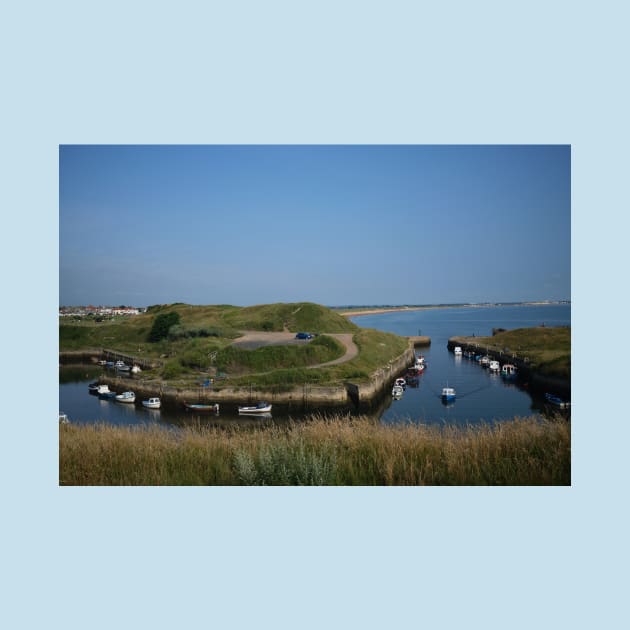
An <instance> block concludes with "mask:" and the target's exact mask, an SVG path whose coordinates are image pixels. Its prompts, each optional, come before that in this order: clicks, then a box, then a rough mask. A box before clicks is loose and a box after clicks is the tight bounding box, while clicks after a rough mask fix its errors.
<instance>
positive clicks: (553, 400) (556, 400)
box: [545, 393, 571, 409]
mask: <svg viewBox="0 0 630 630" xmlns="http://www.w3.org/2000/svg"><path fill="white" fill-rule="evenodd" d="M545 400H546V401H547V402H548V403H550V404H552V405H555V406H556V407H559V408H560V409H567V408H569V407H570V406H571V403H570V402H568V401H567V400H562V398H560V396H556V395H555V394H549V393H547V394H545Z"/></svg>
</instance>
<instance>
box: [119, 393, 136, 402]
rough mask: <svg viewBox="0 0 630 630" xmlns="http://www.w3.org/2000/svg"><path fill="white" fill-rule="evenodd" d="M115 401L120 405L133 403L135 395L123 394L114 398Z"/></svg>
mask: <svg viewBox="0 0 630 630" xmlns="http://www.w3.org/2000/svg"><path fill="white" fill-rule="evenodd" d="M116 400H117V402H121V403H135V402H136V395H135V393H134V392H123V393H122V394H118V395H117V396H116Z"/></svg>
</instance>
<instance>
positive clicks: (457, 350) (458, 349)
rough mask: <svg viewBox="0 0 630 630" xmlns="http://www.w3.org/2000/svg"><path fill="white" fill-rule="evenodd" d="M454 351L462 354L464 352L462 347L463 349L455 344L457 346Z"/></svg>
mask: <svg viewBox="0 0 630 630" xmlns="http://www.w3.org/2000/svg"><path fill="white" fill-rule="evenodd" d="M453 352H454V353H455V354H461V353H462V349H461V348H460V347H459V346H455V348H454V350H453Z"/></svg>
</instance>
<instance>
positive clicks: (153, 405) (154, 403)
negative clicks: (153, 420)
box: [142, 398, 162, 409]
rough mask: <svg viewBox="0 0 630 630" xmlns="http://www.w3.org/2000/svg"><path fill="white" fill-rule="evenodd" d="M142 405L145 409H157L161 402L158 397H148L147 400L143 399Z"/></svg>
mask: <svg viewBox="0 0 630 630" xmlns="http://www.w3.org/2000/svg"><path fill="white" fill-rule="evenodd" d="M142 405H143V406H144V407H146V408H147V409H159V408H160V407H161V405H162V403H161V402H160V399H159V398H149V400H143V401H142Z"/></svg>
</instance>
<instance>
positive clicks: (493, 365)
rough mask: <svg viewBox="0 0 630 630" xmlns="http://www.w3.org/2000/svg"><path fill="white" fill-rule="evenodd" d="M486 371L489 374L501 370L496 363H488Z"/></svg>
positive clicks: (499, 365)
mask: <svg viewBox="0 0 630 630" xmlns="http://www.w3.org/2000/svg"><path fill="white" fill-rule="evenodd" d="M488 369H489V370H490V371H491V372H498V371H499V370H500V369H501V364H500V363H499V362H498V361H490V363H488Z"/></svg>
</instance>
